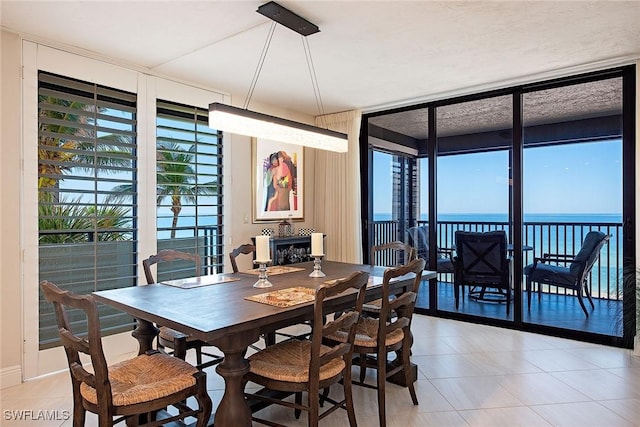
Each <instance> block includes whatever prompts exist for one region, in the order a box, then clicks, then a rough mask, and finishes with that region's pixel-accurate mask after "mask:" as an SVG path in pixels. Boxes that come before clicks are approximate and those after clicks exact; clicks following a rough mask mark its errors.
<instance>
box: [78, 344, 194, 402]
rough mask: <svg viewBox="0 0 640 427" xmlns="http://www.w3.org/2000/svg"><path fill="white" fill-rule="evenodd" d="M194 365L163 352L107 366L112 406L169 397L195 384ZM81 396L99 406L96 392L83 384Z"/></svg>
mask: <svg viewBox="0 0 640 427" xmlns="http://www.w3.org/2000/svg"><path fill="white" fill-rule="evenodd" d="M197 372H198V369H197V368H196V367H195V366H192V365H190V364H188V363H184V362H182V361H181V360H180V359H177V358H175V357H166V355H164V354H162V353H152V354H142V355H140V356H137V357H135V358H133V359H130V360H125V361H123V362H120V363H116V364H114V365H111V366H109V382H110V383H111V393H112V395H113V404H114V405H115V406H127V405H135V404H139V403H145V402H151V401H153V400H156V399H160V398H163V397H167V396H170V395H172V394H174V393H177V392H179V391H180V390H184V389H186V388H189V387H192V386H194V385H195V384H196V379H195V378H194V376H193V375H194V374H195V373H197ZM80 393H81V394H82V397H83V398H84V399H86V400H87V401H88V402H91V403H93V404H94V405H97V404H98V396H97V393H96V389H95V388H94V387H91V386H89V385H87V384H86V383H82V384H81V385H80Z"/></svg>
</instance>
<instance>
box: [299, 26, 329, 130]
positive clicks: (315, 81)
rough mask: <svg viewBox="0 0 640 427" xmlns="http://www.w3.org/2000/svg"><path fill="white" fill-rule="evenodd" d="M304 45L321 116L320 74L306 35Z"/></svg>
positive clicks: (322, 114)
mask: <svg viewBox="0 0 640 427" xmlns="http://www.w3.org/2000/svg"><path fill="white" fill-rule="evenodd" d="M302 45H303V47H304V54H305V57H306V59H307V68H309V75H310V76H311V84H312V85H313V94H314V95H315V98H316V106H317V107H318V111H319V112H320V116H324V105H322V97H321V96H320V86H319V85H318V76H317V75H316V70H315V67H314V66H313V58H312V57H311V48H310V47H309V41H308V40H307V38H306V37H305V36H302ZM325 127H326V126H325Z"/></svg>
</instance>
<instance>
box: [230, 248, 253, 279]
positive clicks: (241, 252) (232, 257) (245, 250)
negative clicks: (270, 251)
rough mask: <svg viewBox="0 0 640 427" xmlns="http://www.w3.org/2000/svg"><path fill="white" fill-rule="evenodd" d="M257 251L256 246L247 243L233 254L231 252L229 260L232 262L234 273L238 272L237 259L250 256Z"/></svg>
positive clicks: (233, 251)
mask: <svg viewBox="0 0 640 427" xmlns="http://www.w3.org/2000/svg"><path fill="white" fill-rule="evenodd" d="M255 251H256V247H255V245H252V244H251V243H245V244H244V245H240V246H238V247H237V248H235V249H234V250H232V251H231V252H229V260H230V261H231V268H232V269H233V272H234V273H237V272H238V264H237V262H236V258H237V257H238V256H240V255H249V254H252V253H254V252H255Z"/></svg>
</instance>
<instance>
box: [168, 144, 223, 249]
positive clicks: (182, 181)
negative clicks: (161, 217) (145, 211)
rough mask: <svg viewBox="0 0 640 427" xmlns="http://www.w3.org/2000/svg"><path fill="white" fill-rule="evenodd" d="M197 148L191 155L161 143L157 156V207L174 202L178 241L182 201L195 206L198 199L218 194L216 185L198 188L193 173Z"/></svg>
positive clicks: (172, 207) (172, 228) (173, 146)
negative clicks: (168, 201) (167, 200)
mask: <svg viewBox="0 0 640 427" xmlns="http://www.w3.org/2000/svg"><path fill="white" fill-rule="evenodd" d="M195 148H196V146H195V144H194V145H191V147H189V150H188V151H184V150H183V149H181V148H180V147H179V146H178V144H176V143H160V144H159V146H158V149H157V154H156V165H157V184H156V185H157V198H156V203H157V205H158V206H160V205H161V204H162V201H163V200H164V199H165V198H166V197H170V198H171V212H172V213H173V220H172V222H171V238H172V239H174V238H175V237H176V227H177V226H178V216H179V215H180V212H181V211H182V200H183V198H184V200H186V201H187V202H189V203H193V204H195V203H196V198H197V197H196V196H198V195H203V196H211V195H215V194H216V190H217V188H218V186H217V183H216V182H208V183H204V184H197V185H196V184H195V183H194V182H193V180H194V179H195V176H196V173H195V171H194V169H193V165H192V163H193V158H194V152H195Z"/></svg>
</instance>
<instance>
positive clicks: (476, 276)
mask: <svg viewBox="0 0 640 427" xmlns="http://www.w3.org/2000/svg"><path fill="white" fill-rule="evenodd" d="M455 240H456V256H455V257H454V258H453V265H454V268H455V273H454V277H453V279H454V280H453V283H454V294H455V299H456V310H457V309H458V306H459V303H460V290H461V289H462V288H463V287H464V286H470V287H471V290H470V291H469V296H470V297H471V298H474V299H477V300H479V301H494V302H505V303H506V306H507V316H508V315H509V307H510V306H511V263H510V260H509V257H508V256H507V234H506V233H505V232H504V231H489V232H484V233H483V232H470V231H456V234H455ZM489 295H492V296H495V298H488V296H489Z"/></svg>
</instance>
